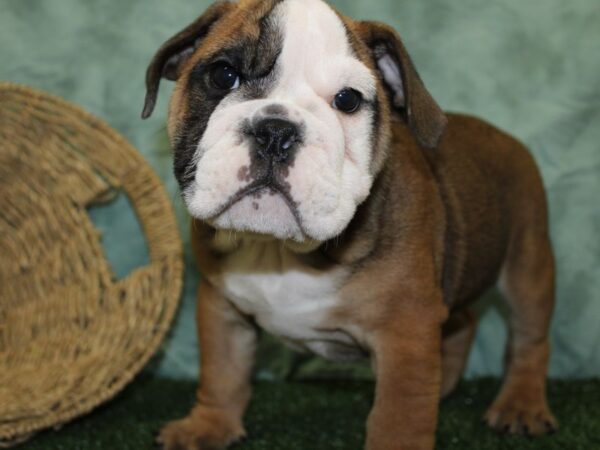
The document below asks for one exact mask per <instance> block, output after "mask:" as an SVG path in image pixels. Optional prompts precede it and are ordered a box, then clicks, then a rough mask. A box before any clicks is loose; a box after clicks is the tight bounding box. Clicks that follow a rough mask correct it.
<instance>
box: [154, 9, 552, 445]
mask: <svg viewBox="0 0 600 450" xmlns="http://www.w3.org/2000/svg"><path fill="white" fill-rule="evenodd" d="M273 4H274V2H273V1H268V2H258V1H255V0H249V1H244V2H242V4H240V6H237V7H236V8H232V7H231V6H220V8H224V14H223V18H221V20H220V21H218V22H217V23H216V25H214V26H211V27H210V32H209V36H208V37H207V38H206V39H205V42H203V43H202V45H201V46H200V48H199V49H198V50H197V51H196V52H195V53H194V55H193V56H192V57H191V58H190V59H189V60H188V61H187V62H185V63H184V65H183V66H182V67H181V69H180V71H181V78H182V79H184V80H185V77H186V76H187V73H188V72H189V71H190V70H191V67H193V65H194V61H197V60H198V59H199V58H202V57H204V56H206V54H209V53H210V52H215V51H217V50H218V49H219V48H221V47H223V46H224V45H226V44H227V43H228V42H229V41H230V40H232V39H233V40H235V39H239V38H240V36H241V35H243V34H248V35H253V33H254V34H255V33H257V32H258V31H257V30H258V28H257V25H256V24H257V22H258V21H259V19H260V17H262V16H263V15H264V14H265V13H266V12H267V11H269V10H270V9H271V8H272V7H273ZM343 20H344V23H345V24H346V28H347V30H348V33H349V38H350V41H351V43H352V45H353V48H354V49H355V52H356V54H357V56H358V57H359V58H360V59H361V60H363V61H364V62H365V64H367V66H368V67H370V68H371V69H372V70H374V71H375V70H376V67H375V64H374V62H373V61H374V60H373V59H372V58H373V57H374V55H375V54H376V52H378V51H390V52H392V53H393V55H394V57H395V58H397V59H398V60H399V63H400V65H401V67H402V74H403V78H404V83H405V84H404V88H405V91H406V95H407V105H406V108H405V109H403V110H398V109H397V108H395V107H394V105H393V103H392V102H391V101H387V100H386V99H388V100H389V93H388V92H387V90H386V89H385V87H384V86H383V82H380V83H379V86H378V90H379V95H378V98H379V100H380V101H381V105H380V109H379V118H378V120H379V125H378V130H377V131H378V133H379V134H378V135H377V142H376V152H375V154H376V155H377V156H376V158H375V162H374V166H373V167H374V168H373V170H374V172H375V173H377V178H376V181H375V184H374V186H373V188H372V191H371V194H370V196H369V198H368V199H367V201H365V202H364V203H363V204H362V205H361V206H360V207H359V209H358V211H357V213H356V215H355V217H354V219H353V220H352V222H351V223H350V225H349V226H348V228H347V229H346V230H345V231H344V233H342V235H341V236H339V237H338V238H336V239H335V240H334V241H333V242H330V243H326V245H322V246H321V247H320V248H318V249H317V250H315V251H314V252H313V253H312V256H311V255H308V256H307V258H314V259H316V258H317V257H318V258H319V260H321V261H323V260H324V261H326V264H327V265H328V266H343V267H346V268H348V269H349V270H348V271H349V273H351V275H350V276H348V278H347V279H346V281H345V283H344V285H343V286H341V288H340V293H339V295H340V298H341V301H340V305H339V307H338V308H337V309H336V310H335V311H334V312H333V314H331V316H330V317H329V319H328V322H327V324H326V325H327V327H328V328H332V329H335V328H337V327H340V328H343V327H346V328H348V327H352V328H353V329H357V330H360V332H359V333H357V336H356V338H357V341H358V344H359V345H361V346H362V347H364V348H365V349H367V350H368V351H369V352H370V353H371V356H372V361H373V368H374V371H375V374H376V378H377V383H376V393H375V401H374V405H373V409H372V411H371V413H370V415H369V418H368V422H367V443H366V448H367V449H369V450H388V449H389V450H392V449H394V450H395V449H420V450H430V449H432V448H433V447H434V439H435V428H436V423H437V410H438V402H439V399H440V396H441V395H442V394H444V395H446V394H448V393H449V392H450V391H451V390H452V388H453V387H454V386H455V385H456V383H457V381H458V379H459V378H460V375H461V373H462V370H463V368H464V366H465V362H466V358H467V354H468V347H469V345H470V343H471V341H472V338H473V334H474V327H475V321H474V319H473V318H472V317H471V316H470V314H469V313H468V312H467V311H466V309H465V308H466V307H467V306H468V305H469V304H470V303H471V302H473V301H474V300H475V299H476V298H477V297H478V296H480V295H481V294H482V293H483V292H484V291H485V290H486V289H488V288H489V287H490V286H491V285H493V284H494V282H495V281H496V280H497V279H498V278H499V277H500V278H501V286H502V290H503V291H504V293H505V295H506V297H507V301H508V303H509V306H510V311H511V319H510V324H509V325H510V342H509V345H508V349H507V361H506V364H507V365H506V376H505V382H504V385H503V387H502V390H501V392H500V394H499V396H498V398H497V399H496V401H495V402H494V404H493V405H492V406H491V408H490V409H489V411H488V412H487V414H486V416H485V420H486V421H487V422H488V424H489V425H490V426H492V427H494V428H497V429H500V430H506V431H510V432H513V433H529V434H532V435H538V434H542V433H546V432H548V431H551V430H553V429H554V428H555V427H556V422H555V419H554V418H553V416H552V414H551V413H550V411H549V409H548V405H547V402H546V396H545V376H546V375H545V374H546V367H547V363H548V355H549V347H548V327H549V321H550V317H551V313H552V309H553V303H554V263H553V257H552V250H551V246H550V242H549V238H548V229H547V207H546V200H545V195H544V190H543V187H542V182H541V178H540V175H539V173H538V170H537V168H536V166H535V163H534V161H533V159H532V158H531V156H530V155H529V153H528V152H527V150H526V149H525V148H524V147H523V145H522V144H520V143H519V142H517V141H516V140H515V139H513V138H511V137H510V136H508V135H507V134H505V133H503V132H501V131H499V130H498V129H496V128H494V127H492V126H491V125H488V124H486V123H485V122H483V121H481V120H479V119H476V118H472V117H468V116H464V115H459V114H447V115H445V114H443V113H442V111H441V110H440V109H439V107H438V106H437V104H436V103H435V101H434V100H433V99H432V98H431V96H430V95H429V93H428V92H427V91H426V89H425V87H424V85H423V83H422V81H421V79H420V78H419V76H418V74H417V72H416V71H415V69H414V67H413V65H412V62H411V61H410V58H409V57H408V54H407V53H406V50H405V49H404V46H403V45H402V43H401V41H400V39H399V38H398V36H397V35H396V34H395V32H394V31H393V30H391V29H390V28H389V27H387V26H385V25H382V24H376V23H371V22H360V23H358V22H354V21H352V20H351V19H348V18H343ZM235 30H237V32H234V31H235ZM381 45H384V48H383V49H382V48H379V46H381ZM203 55H204V56H203ZM184 89H185V82H179V83H178V87H177V88H176V91H175V92H176V93H175V95H174V96H173V100H172V104H171V114H170V122H169V124H170V127H169V128H170V129H173V130H174V129H176V128H177V125H178V123H179V121H180V120H182V117H184V115H185V114H184V113H183V112H182V111H185V109H186V106H185V105H186V92H185V90H184ZM446 124H447V126H446ZM444 128H445V131H444ZM442 133H443V135H442ZM440 136H441V140H440ZM424 147H430V148H435V149H433V150H431V149H425V148H424ZM192 236H193V241H194V250H195V253H196V256H197V259H198V264H199V267H200V270H201V272H202V273H203V275H204V280H203V284H202V287H201V288H200V291H199V295H198V316H197V319H198V333H199V338H200V342H201V347H202V352H201V353H202V361H201V367H202V374H201V380H200V389H199V391H198V404H197V406H196V407H195V408H194V409H193V411H192V412H191V414H190V416H188V417H187V418H186V419H183V420H180V421H176V422H173V423H171V424H169V425H168V426H167V427H166V428H165V429H164V430H163V431H162V433H161V435H160V438H159V440H160V442H162V443H163V444H164V447H165V448H166V449H169V450H173V449H185V450H189V449H197V450H198V449H209V448H210V449H212V448H223V447H225V446H226V445H228V444H230V443H231V442H234V441H235V440H236V439H238V438H239V437H241V436H243V434H244V430H243V425H242V417H243V413H244V410H245V407H246V405H247V403H248V401H249V398H250V381H249V380H250V373H251V368H252V364H253V353H254V348H255V345H256V330H255V328H254V325H253V323H252V320H251V318H249V317H245V316H244V315H243V314H241V313H240V312H239V311H238V310H237V309H236V308H235V307H234V306H233V304H232V303H230V302H229V301H227V299H226V298H225V297H224V296H223V295H222V293H220V292H219V289H218V287H217V286H215V285H213V284H211V282H210V281H208V280H211V279H213V278H215V277H217V276H218V274H219V272H220V270H221V261H222V259H223V258H224V255H226V254H228V253H230V252H233V251H235V249H236V243H235V242H233V243H218V242H215V232H214V230H213V229H211V228H210V227H209V226H208V225H206V224H203V223H200V222H198V221H195V222H194V226H193V230H192Z"/></svg>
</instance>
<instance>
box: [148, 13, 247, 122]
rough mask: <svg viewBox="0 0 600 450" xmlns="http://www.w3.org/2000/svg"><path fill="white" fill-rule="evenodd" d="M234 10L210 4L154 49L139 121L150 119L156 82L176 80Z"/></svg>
mask: <svg viewBox="0 0 600 450" xmlns="http://www.w3.org/2000/svg"><path fill="white" fill-rule="evenodd" d="M234 7H235V5H234V4H233V3H230V2H228V1H220V2H217V3H215V4H213V5H212V6H211V7H210V8H208V9H207V10H206V12H205V13H204V14H202V15H201V16H200V17H198V18H197V19H196V20H195V21H194V22H192V23H191V24H189V25H188V26H187V27H185V28H184V29H183V30H181V31H180V32H179V33H177V34H176V35H175V36H173V37H172V38H171V39H169V40H168V41H167V42H165V43H164V44H163V45H162V46H161V47H160V48H159V49H158V51H157V52H156V54H155V55H154V57H153V58H152V61H151V62H150V65H149V66H148V69H147V70H146V100H145V102H144V110H143V111H142V119H147V118H148V117H150V115H151V114H152V111H153V110H154V105H155V104H156V96H157V95H158V86H159V84H160V79H161V78H166V79H167V80H172V81H175V80H177V78H179V75H180V70H181V67H182V65H183V63H184V62H185V61H187V60H188V59H189V58H190V56H192V54H193V53H194V51H195V50H196V49H197V48H198V46H199V45H200V43H201V42H202V40H203V39H204V38H205V37H206V35H207V34H208V32H209V31H210V29H211V27H212V26H213V25H214V24H215V23H216V22H217V21H218V20H219V19H221V18H222V17H223V16H224V15H225V14H226V13H228V12H229V11H231V10H232V9H233V8H234Z"/></svg>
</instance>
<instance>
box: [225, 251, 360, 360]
mask: <svg viewBox="0 0 600 450" xmlns="http://www.w3.org/2000/svg"><path fill="white" fill-rule="evenodd" d="M344 277H345V273H344V271H343V270H341V269H334V270H319V269H315V268H312V267H310V266H307V265H305V264H303V263H302V262H300V261H299V260H298V259H297V257H296V255H294V254H292V253H291V252H289V251H287V250H285V249H280V248H278V247H275V248H271V247H269V246H268V245H265V244H263V245H260V246H252V248H248V249H245V251H243V252H239V253H238V254H236V255H235V256H234V257H232V258H231V259H230V260H229V262H228V264H227V265H226V270H225V272H224V276H223V290H224V292H225V295H226V296H227V297H228V299H229V300H230V301H231V302H233V303H234V304H235V305H236V306H237V308H239V309H240V310H241V311H242V312H244V313H245V314H248V315H251V316H252V317H253V318H254V319H255V320H256V322H257V324H258V325H259V326H260V327H262V328H263V329H265V330H266V331H268V332H270V333H271V334H274V335H276V336H278V337H280V338H281V339H282V340H283V341H284V342H285V343H287V344H288V345H290V346H291V347H294V348H296V349H298V350H308V351H312V352H314V353H317V354H319V355H321V356H324V357H327V358H331V359H352V358H354V357H356V356H357V355H355V353H356V352H359V353H361V352H360V350H359V349H358V348H357V346H356V345H355V341H354V339H353V337H352V336H351V335H350V334H349V333H348V332H346V331H343V330H341V329H339V328H336V327H333V326H331V324H330V318H331V315H332V312H333V310H334V309H335V307H336V306H338V305H339V302H340V301H341V300H340V298H339V290H340V287H341V284H342V283H343V280H344Z"/></svg>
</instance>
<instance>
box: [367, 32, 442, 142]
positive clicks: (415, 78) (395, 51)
mask: <svg viewBox="0 0 600 450" xmlns="http://www.w3.org/2000/svg"><path fill="white" fill-rule="evenodd" d="M358 30H359V33H360V35H361V37H362V39H363V41H364V42H365V44H366V45H367V47H369V49H370V51H371V55H372V57H373V61H374V63H375V66H376V67H377V69H378V71H379V73H380V75H381V79H382V80H383V82H384V84H385V85H386V86H387V88H388V90H389V92H390V93H391V98H390V101H391V106H392V108H393V109H394V110H396V111H397V112H399V113H400V114H401V115H402V116H403V117H404V119H405V120H406V122H407V123H408V126H409V127H410V129H411V130H412V132H413V134H414V135H415V138H416V140H417V142H418V143H419V145H421V146H422V147H425V148H430V149H431V148H436V147H437V145H438V143H439V141H440V138H441V137H442V134H443V133H444V130H445V128H446V124H447V123H448V119H447V118H446V115H445V114H444V112H443V111H442V109H441V108H440V107H439V106H438V104H437V103H436V102H435V100H434V99H433V97H431V94H429V92H428V91H427V89H426V88H425V85H424V84H423V81H422V80H421V77H420V76H419V74H418V73H417V71H416V69H415V66H414V65H413V62H412V60H411V59H410V56H409V55H408V52H407V51H406V48H405V47H404V44H402V41H401V40H400V36H398V33H396V31H395V30H394V29H393V28H392V27H390V26H388V25H385V24H383V23H379V22H360V23H359V24H358Z"/></svg>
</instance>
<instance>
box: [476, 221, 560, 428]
mask: <svg viewBox="0 0 600 450" xmlns="http://www.w3.org/2000/svg"><path fill="white" fill-rule="evenodd" d="M530 228H531V230H530V231H528V232H527V231H526V232H523V233H522V235H521V236H519V237H518V239H517V240H516V242H513V243H512V244H511V246H510V248H509V253H508V255H507V259H506V262H505V264H504V267H503V269H502V274H501V280H500V281H501V283H500V287H501V289H502V291H503V293H504V295H505V297H506V300H507V302H508V306H509V309H510V320H509V342H508V347H507V351H506V368H505V376H504V382H503V385H502V388H501V390H500V393H499V394H498V397H497V398H496V400H495V401H494V403H493V404H492V406H491V407H490V408H489V410H488V411H487V413H486V415H485V417H484V419H485V421H486V422H487V423H488V424H489V425H490V426H491V427H493V428H495V429H497V430H499V431H507V432H510V433H518V434H521V433H522V434H529V435H541V434H545V433H549V432H553V431H554V430H555V429H556V427H557V423H556V420H555V419H554V417H553V415H552V413H551V412H550V408H549V407H548V402H547V400H546V371H547V366H548V358H549V354H550V346H549V342H548V331H549V326H550V319H551V316H552V311H553V307H554V258H553V255H552V248H551V246H550V242H549V240H548V236H547V233H546V230H545V229H542V230H540V229H539V228H538V229H536V227H530Z"/></svg>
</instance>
